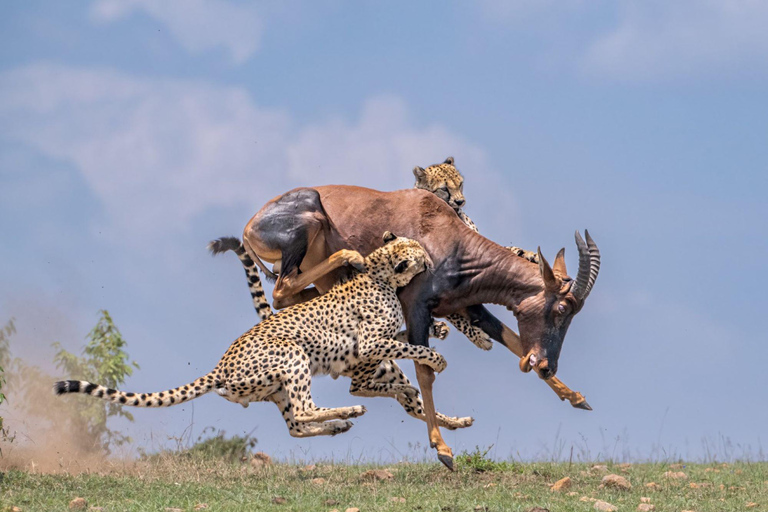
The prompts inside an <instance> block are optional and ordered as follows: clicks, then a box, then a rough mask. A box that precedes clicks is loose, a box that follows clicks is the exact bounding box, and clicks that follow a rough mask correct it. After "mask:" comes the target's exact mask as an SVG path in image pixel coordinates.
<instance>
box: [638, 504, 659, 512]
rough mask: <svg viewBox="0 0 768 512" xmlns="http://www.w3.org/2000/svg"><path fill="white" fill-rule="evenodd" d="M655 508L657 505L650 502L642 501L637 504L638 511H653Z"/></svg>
mask: <svg viewBox="0 0 768 512" xmlns="http://www.w3.org/2000/svg"><path fill="white" fill-rule="evenodd" d="M653 510H656V506H655V505H651V504H650V503H641V504H639V505H638V506H637V512H652V511H653Z"/></svg>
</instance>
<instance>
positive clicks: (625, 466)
mask: <svg viewBox="0 0 768 512" xmlns="http://www.w3.org/2000/svg"><path fill="white" fill-rule="evenodd" d="M631 467H632V464H630V463H629V462H622V463H621V464H619V468H621V469H629V468H631Z"/></svg>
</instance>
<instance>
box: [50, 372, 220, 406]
mask: <svg viewBox="0 0 768 512" xmlns="http://www.w3.org/2000/svg"><path fill="white" fill-rule="evenodd" d="M217 384H218V379H217V377H216V374H215V373H214V372H211V373H209V374H207V375H204V376H202V377H200V378H199V379H197V380H195V381H194V382H191V383H189V384H185V385H184V386H179V387H178V388H173V389H168V390H166V391H160V392H157V393H129V392H125V391H120V390H117V389H112V388H108V387H106V386H102V385H100V384H95V383H93V382H88V381H85V380H62V381H59V382H57V383H55V384H54V385H53V392H54V393H55V394H57V395H64V394H67V393H80V394H84V395H90V396H92V397H95V398H101V399H102V400H106V401H107V402H112V403H116V404H123V405H131V406H133V407H170V406H172V405H177V404H181V403H184V402H189V401H190V400H193V399H195V398H197V397H199V396H202V395H204V394H206V393H208V392H209V391H211V390H212V389H214V388H216V387H217Z"/></svg>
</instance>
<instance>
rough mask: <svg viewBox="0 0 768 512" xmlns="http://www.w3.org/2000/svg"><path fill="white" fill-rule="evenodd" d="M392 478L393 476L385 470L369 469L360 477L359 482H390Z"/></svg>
mask: <svg viewBox="0 0 768 512" xmlns="http://www.w3.org/2000/svg"><path fill="white" fill-rule="evenodd" d="M393 478H395V475H393V474H392V473H390V472H389V471H387V470H386V469H369V470H368V471H366V472H365V473H363V474H362V475H360V480H366V481H368V482H375V481H377V480H392V479H393Z"/></svg>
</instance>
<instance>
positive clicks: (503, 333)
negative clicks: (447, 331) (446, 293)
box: [467, 306, 592, 411]
mask: <svg viewBox="0 0 768 512" xmlns="http://www.w3.org/2000/svg"><path fill="white" fill-rule="evenodd" d="M467 313H469V315H470V318H472V320H473V321H476V322H477V326H478V327H480V328H481V329H482V330H483V331H485V332H487V333H488V334H489V335H490V336H491V338H493V339H495V340H496V341H498V342H499V343H501V344H502V345H504V346H505V347H507V348H508V349H509V350H510V352H512V353H513V354H515V355H516V356H517V357H523V355H524V354H523V345H522V343H521V342H520V336H518V335H517V333H516V332H515V331H513V330H512V329H510V328H509V327H507V326H506V325H505V324H504V323H502V322H501V321H500V320H499V319H497V318H496V317H495V316H493V315H492V314H491V313H490V311H488V310H487V309H486V308H485V307H484V306H472V307H471V308H467ZM544 382H546V383H547V386H549V387H550V388H552V391H554V392H555V393H556V394H557V396H558V397H559V398H560V400H568V402H570V404H571V406H573V407H575V408H576V409H584V410H587V411H591V410H592V407H590V405H589V404H588V403H587V400H586V399H585V398H584V395H582V394H581V393H579V392H578V391H573V390H572V389H570V388H569V387H568V386H566V385H565V384H563V382H562V381H561V380H560V379H558V378H557V377H552V378H550V379H547V380H545V381H544Z"/></svg>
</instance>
